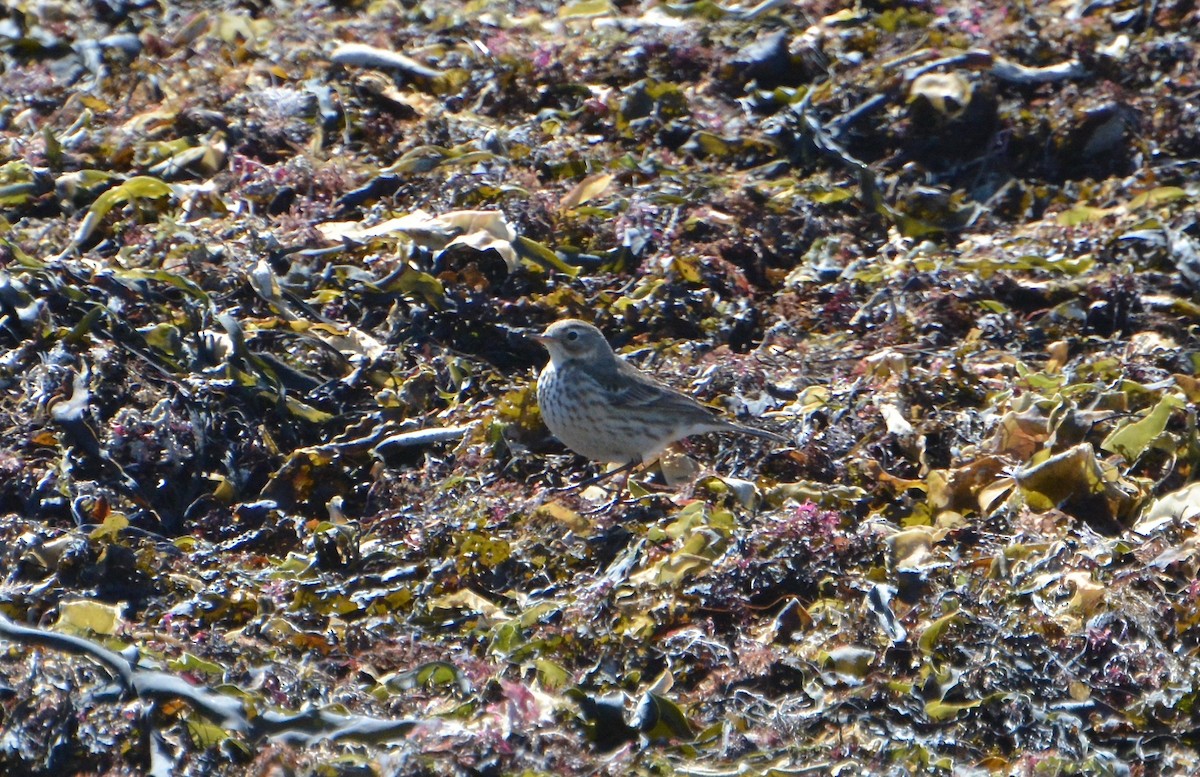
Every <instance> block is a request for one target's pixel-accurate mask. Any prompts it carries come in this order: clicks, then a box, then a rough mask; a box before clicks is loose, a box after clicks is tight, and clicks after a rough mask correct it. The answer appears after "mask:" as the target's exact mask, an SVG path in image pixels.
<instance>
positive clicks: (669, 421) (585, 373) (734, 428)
mask: <svg viewBox="0 0 1200 777" xmlns="http://www.w3.org/2000/svg"><path fill="white" fill-rule="evenodd" d="M533 339H534V340H537V341H538V342H539V343H541V344H542V345H543V346H545V348H546V350H547V351H549V352H550V362H549V363H548V364H547V365H546V366H545V368H543V369H542V373H541V375H539V376H538V384H537V398H538V407H539V408H541V411H542V418H543V420H545V422H546V426H548V427H549V428H550V431H551V432H553V433H554V436H555V437H557V438H558V439H559V440H561V441H562V442H563V444H565V445H566V446H567V447H568V448H570V449H571V450H573V451H575V452H576V453H578V454H579V455H581V456H586V457H587V458H589V459H595V460H597V461H610V462H617V463H620V464H622V465H625V466H623V467H621V470H625V469H628V468H630V467H634V466H636V465H638V464H641V463H643V462H649V461H652V460H654V459H655V458H656V457H657V456H658V455H659V454H660V453H662V452H663V450H664V449H665V448H666V447H667V446H668V445H670V444H671V443H673V442H675V441H677V440H682V439H683V438H685V437H690V436H691V435H693V434H702V433H704V432H739V433H741V434H750V435H754V436H755V437H762V438H765V439H768V440H775V441H776V442H786V440H785V439H784V438H783V437H780V436H779V435H777V434H774V433H773V432H767V431H763V430H762V429H754V428H752V427H749V426H743V425H742V424H737V423H733V422H732V421H726V420H724V419H722V418H720V417H719V416H717V415H715V411H714V410H713V409H712V408H710V407H706V406H705V405H702V404H700V403H699V402H697V401H696V400H694V399H692V398H691V397H688V396H686V395H684V394H681V393H680V392H678V391H676V390H675V389H673V388H669V387H667V386H665V385H663V384H661V383H659V382H658V381H656V380H655V379H654V378H652V377H650V376H649V375H646V374H645V373H643V372H641V371H640V370H638V369H637V368H636V367H634V366H633V365H631V364H629V363H628V362H626V361H625V360H624V359H621V358H619V357H618V356H617V355H616V354H615V353H613V349H612V347H611V346H610V345H609V344H608V341H607V340H605V339H604V335H603V334H601V333H600V330H599V329H597V328H596V327H594V326H592V325H591V324H588V323H585V322H583V321H578V320H576V319H567V320H565V321H558V322H556V323H554V324H551V325H550V327H549V328H547V329H546V331H545V332H543V333H542V334H540V335H535V336H534V338H533ZM610 474H613V473H610Z"/></svg>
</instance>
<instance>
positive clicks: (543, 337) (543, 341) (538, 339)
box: [529, 335, 554, 346]
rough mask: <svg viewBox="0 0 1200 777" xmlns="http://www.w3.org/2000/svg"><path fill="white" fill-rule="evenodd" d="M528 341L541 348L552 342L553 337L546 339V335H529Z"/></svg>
mask: <svg viewBox="0 0 1200 777" xmlns="http://www.w3.org/2000/svg"><path fill="white" fill-rule="evenodd" d="M529 339H530V340H533V341H534V342H536V343H538V344H540V345H543V346H545V345H548V344H549V343H550V342H551V341H552V340H554V338H553V337H547V336H546V335H530V336H529Z"/></svg>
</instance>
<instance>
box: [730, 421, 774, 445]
mask: <svg viewBox="0 0 1200 777" xmlns="http://www.w3.org/2000/svg"><path fill="white" fill-rule="evenodd" d="M730 427H731V431H736V432H741V433H742V434H748V435H751V436H752V437H761V438H763V439H764V440H773V441H775V442H787V441H788V439H787V438H786V437H784V436H783V435H780V434H775V432H768V431H767V430H766V429H755V428H754V427H753V426H746V425H745V424H730Z"/></svg>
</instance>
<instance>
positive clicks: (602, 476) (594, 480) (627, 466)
mask: <svg viewBox="0 0 1200 777" xmlns="http://www.w3.org/2000/svg"><path fill="white" fill-rule="evenodd" d="M641 463H642V460H641V459H634V460H633V461H630V462H626V463H625V464H622V465H621V466H619V467H617V468H616V469H610V470H609V471H608V472H601V473H600V474H599V475H596V476H595V477H590V478H588V479H587V480H584V481H583V482H581V483H576V484H575V485H573V486H566V487H565V488H564V489H563V490H574V489H577V488H580V489H582V488H587V487H588V486H594V485H596V484H597V483H601V482H603V481H605V480H608V479H609V478H611V477H615V476H617V475H620V474H621V473H622V472H628V471H629V470H631V469H633V468H634V467H636V466H637V465H639V464H641ZM626 479H628V478H626Z"/></svg>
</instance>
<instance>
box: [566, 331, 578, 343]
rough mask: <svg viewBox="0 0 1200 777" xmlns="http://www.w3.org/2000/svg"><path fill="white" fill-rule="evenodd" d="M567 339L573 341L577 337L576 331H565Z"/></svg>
mask: <svg viewBox="0 0 1200 777" xmlns="http://www.w3.org/2000/svg"><path fill="white" fill-rule="evenodd" d="M567 339H568V340H571V341H572V342H574V341H575V340H578V339H579V333H578V332H576V331H570V332H567Z"/></svg>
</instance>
